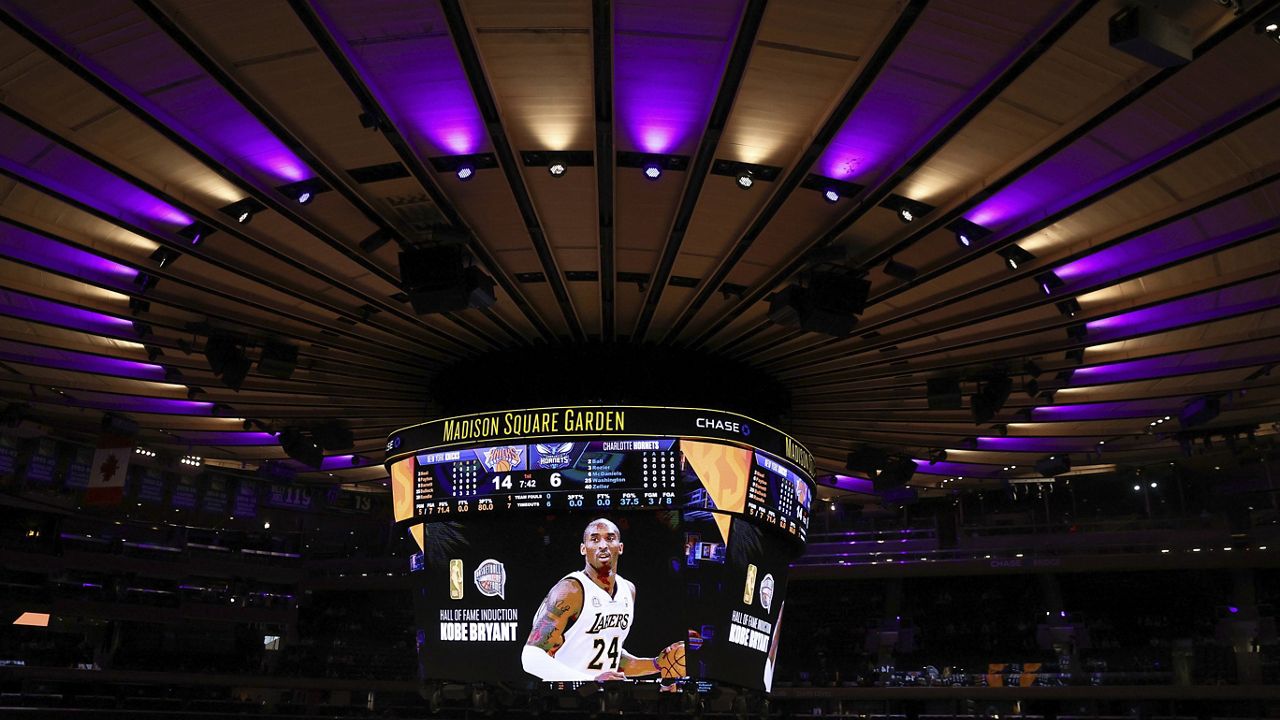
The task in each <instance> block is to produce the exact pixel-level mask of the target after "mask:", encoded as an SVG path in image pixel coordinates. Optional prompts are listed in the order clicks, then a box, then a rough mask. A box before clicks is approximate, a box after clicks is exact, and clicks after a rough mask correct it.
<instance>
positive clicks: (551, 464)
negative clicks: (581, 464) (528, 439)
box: [534, 442, 573, 470]
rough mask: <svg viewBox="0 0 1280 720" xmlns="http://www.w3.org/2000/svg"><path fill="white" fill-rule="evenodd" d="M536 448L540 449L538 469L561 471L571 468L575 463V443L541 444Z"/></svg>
mask: <svg viewBox="0 0 1280 720" xmlns="http://www.w3.org/2000/svg"><path fill="white" fill-rule="evenodd" d="M534 447H536V448H538V467H540V468H546V469H548V470H559V469H560V468H565V467H569V464H570V463H572V462H573V457H572V453H573V443H571V442H567V443H546V444H542V443H539V444H538V445H535V446H534Z"/></svg>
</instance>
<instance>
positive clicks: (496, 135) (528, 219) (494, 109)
mask: <svg viewBox="0 0 1280 720" xmlns="http://www.w3.org/2000/svg"><path fill="white" fill-rule="evenodd" d="M440 7H441V8H442V9H443V10H444V17H445V21H446V22H447V23H448V25H449V34H450V35H451V36H452V37H453V44H454V46H455V47H456V48H457V49H458V58H459V59H460V60H461V61H462V68H463V70H464V71H465V72H466V74H467V81H468V82H469V83H470V84H471V92H472V94H474V95H475V98H476V105H478V106H479V107H480V115H481V116H482V117H483V118H484V127H485V131H486V132H487V133H488V135H489V142H490V144H492V145H493V151H494V154H496V155H497V156H498V164H499V165H500V166H502V172H503V174H504V175H505V176H506V178H507V185H508V186H509V187H510V188H511V194H512V195H513V196H514V198H515V201H516V207H517V208H518V209H519V211H520V218H521V220H523V221H524V226H525V229H526V230H527V231H528V233H529V240H530V241H531V242H532V243H533V249H534V251H535V252H536V253H537V254H538V261H539V262H540V263H541V265H542V272H543V274H544V275H545V276H546V278H547V283H548V284H549V285H550V287H551V292H552V294H553V295H555V298H556V303H557V304H558V305H559V306H560V312H561V314H563V315H564V321H565V324H566V325H567V326H568V327H569V334H570V335H572V336H573V339H574V340H579V341H581V340H585V339H586V334H585V332H584V331H583V329H582V321H581V320H580V319H579V318H578V313H577V311H576V310H575V309H574V307H573V300H572V298H570V297H569V290H568V288H567V287H566V286H565V282H564V276H563V275H562V274H561V272H560V268H559V266H558V265H557V264H556V258H555V255H554V254H553V253H552V252H551V246H550V244H549V243H548V242H547V237H546V233H545V232H544V231H543V229H542V223H541V222H540V221H539V220H538V213H537V211H536V210H535V209H534V207H533V198H531V197H530V196H529V188H528V187H526V186H525V183H524V176H523V175H522V174H521V170H520V168H521V163H520V162H519V160H518V159H517V158H516V156H515V153H514V152H513V151H512V150H511V143H510V142H509V141H508V140H507V132H506V130H505V129H504V128H503V126H502V116H501V115H500V114H499V113H498V104H497V102H495V101H494V99H493V91H492V90H491V89H490V88H489V81H488V79H487V78H486V77H485V74H484V67H483V65H482V64H481V63H480V54H479V53H478V52H477V51H476V46H475V41H474V40H472V38H471V29H470V28H468V27H467V20H466V17H465V16H464V15H463V12H462V6H461V5H460V4H459V2H458V0H440Z"/></svg>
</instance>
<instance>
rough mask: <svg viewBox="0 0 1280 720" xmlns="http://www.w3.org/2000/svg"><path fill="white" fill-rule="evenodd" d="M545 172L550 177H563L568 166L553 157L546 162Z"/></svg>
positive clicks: (567, 170)
mask: <svg viewBox="0 0 1280 720" xmlns="http://www.w3.org/2000/svg"><path fill="white" fill-rule="evenodd" d="M547 172H548V173H549V174H550V175H551V177H557V178H558V177H564V174H565V173H567V172H569V165H568V164H567V163H566V162H565V161H564V160H562V159H560V158H558V157H553V158H551V159H550V160H549V161H548V162H547Z"/></svg>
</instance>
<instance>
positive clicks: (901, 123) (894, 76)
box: [815, 2, 1069, 184]
mask: <svg viewBox="0 0 1280 720" xmlns="http://www.w3.org/2000/svg"><path fill="white" fill-rule="evenodd" d="M947 5H948V3H946V2H943V3H934V4H932V5H930V6H929V7H928V8H926V9H925V11H924V13H923V14H921V16H920V18H919V19H918V20H917V21H916V24H915V25H914V26H913V27H912V28H911V31H910V32H908V33H907V36H906V38H904V40H903V42H902V45H901V46H900V47H899V48H898V51H897V52H895V53H894V54H893V57H892V58H891V59H890V61H889V63H888V64H887V65H886V66H885V68H884V70H883V71H882V72H881V74H880V76H879V77H878V78H876V81H875V83H874V84H873V85H872V86H871V88H870V89H869V90H868V91H867V93H866V95H865V96H863V98H862V100H861V101H860V102H859V103H858V106H857V107H856V108H854V111H853V113H852V114H851V115H850V116H849V118H848V120H846V121H845V124H844V126H843V127H842V128H841V129H840V131H839V132H838V133H837V134H836V136H835V138H834V139H833V140H832V141H831V143H830V144H829V145H828V146H827V149H826V151H825V152H824V153H823V154H822V157H821V158H820V159H819V161H818V164H817V166H816V167H815V172H817V173H818V174H820V175H825V176H827V177H833V178H837V179H840V180H848V181H852V182H857V183H862V184H867V183H869V182H871V181H873V180H876V179H878V178H877V176H878V175H880V174H882V173H885V172H887V171H888V168H889V166H890V165H894V166H896V165H899V164H901V163H902V162H903V161H905V160H906V159H907V158H908V157H910V156H911V155H912V154H914V152H915V151H916V150H917V149H919V147H920V146H922V145H923V144H924V143H925V142H927V141H928V140H929V138H931V137H932V136H933V135H934V134H936V133H937V131H938V130H940V129H941V128H942V127H943V126H944V125H945V124H946V123H947V122H948V121H949V120H950V119H951V118H952V117H953V116H954V115H955V114H956V113H957V112H959V111H960V110H961V109H962V108H963V107H964V106H965V105H967V104H969V103H970V102H972V101H973V99H974V98H975V97H977V96H978V95H979V94H980V93H981V92H982V91H983V90H985V89H986V88H987V86H988V85H989V84H990V83H991V82H992V81H993V80H995V78H996V77H997V76H998V75H999V73H1000V72H1001V71H1003V70H1004V68H1005V67H1007V66H1008V65H1009V64H1010V63H1012V62H1013V61H1015V60H1016V59H1017V57H1018V56H1019V55H1021V53H1022V51H1023V49H1024V44H1025V42H1026V40H1027V39H1029V38H1035V37H1037V36H1039V35H1040V34H1041V33H1042V32H1043V27H1039V28H1038V27H1036V26H1037V25H1038V24H1040V25H1043V24H1044V23H1046V21H1047V20H1049V19H1051V18H1056V17H1057V15H1058V14H1059V13H1060V12H1061V11H1062V10H1063V9H1065V7H1066V6H1069V3H1067V4H1064V7H1062V8H1056V7H1054V5H1053V4H1051V3H1047V2H1045V3H1003V4H1001V6H1000V12H1001V17H1000V22H999V23H998V24H996V23H993V24H991V25H989V26H987V27H985V28H983V29H982V30H981V33H982V41H981V42H973V41H972V36H971V35H968V34H965V33H957V32H955V31H954V29H953V28H954V23H955V19H956V16H955V15H954V14H952V13H951V12H949V11H948V8H947Z"/></svg>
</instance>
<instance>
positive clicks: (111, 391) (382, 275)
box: [0, 0, 1280, 487]
mask: <svg viewBox="0 0 1280 720" xmlns="http://www.w3.org/2000/svg"><path fill="white" fill-rule="evenodd" d="M1124 4H1125V3H1121V2H1119V1H1118V0H1105V1H1091V0H1083V1H1076V0H1066V1H1058V0H1054V1H1050V0H1037V1H1035V2H1027V1H1026V0H933V1H932V2H925V1H923V0H899V1H890V0H771V1H769V2H766V1H765V0H700V1H699V2H674V1H671V2H663V1H659V0H612V2H610V1H609V0H601V1H597V2H595V3H592V2H588V1H587V0H540V1H539V2H527V1H526V0H519V1H517V0H463V1H459V0H440V1H439V2H436V1H434V0H425V1H424V0H361V1H360V2H348V1H345V0H319V1H316V2H307V1H305V0H290V1H285V0H270V1H264V0H136V1H134V2H130V1H128V0H95V2H92V3H85V2H80V1H79V0H0V275H2V280H3V301H2V302H0V361H2V364H0V371H2V372H0V400H3V401H4V402H5V403H6V407H8V408H9V410H8V412H9V414H10V419H13V415H14V414H15V413H25V414H26V415H27V416H28V417H29V418H30V419H31V420H33V421H35V422H36V423H37V424H38V425H39V426H41V427H44V428H55V429H56V432H58V433H59V434H62V435H64V436H66V435H68V434H69V435H71V436H79V437H82V438H88V437H92V436H93V435H94V434H96V432H97V429H98V426H99V421H100V419H101V417H102V414H103V413H104V412H111V413H116V414H122V415H126V416H128V417H129V418H132V419H133V420H136V421H137V422H138V423H139V424H140V425H141V434H140V436H139V437H140V440H139V442H140V443H142V444H143V445H146V446H147V447H151V448H153V449H156V450H158V451H160V452H162V453H170V454H173V455H187V454H189V455H197V456H201V457H203V458H205V459H206V462H211V463H217V464H225V465H232V466H239V465H242V464H247V465H248V466H253V465H254V464H256V463H259V462H261V461H263V460H264V459H269V458H284V456H285V454H284V452H283V451H282V449H281V447H280V444H279V441H278V440H277V438H276V437H275V436H274V435H273V434H271V433H270V432H268V430H278V429H280V428H283V427H287V426H291V425H302V426H306V425H308V424H312V423H316V422H319V421H321V420H324V419H340V420H343V421H345V422H347V423H349V426H350V428H351V429H352V430H353V431H354V436H355V447H354V449H353V450H346V451H342V452H339V453H331V456H330V457H328V458H326V460H325V463H324V466H323V467H322V469H321V470H320V471H318V472H316V471H304V472H303V474H302V477H303V478H313V479H317V480H325V481H328V476H329V475H332V476H333V477H334V478H336V479H338V480H342V481H347V482H362V483H368V484H370V485H375V486H376V485H377V484H378V483H379V482H380V481H381V480H382V479H383V478H385V472H384V471H383V470H382V469H381V467H380V462H381V459H382V449H381V448H382V446H383V444H384V442H385V439H386V436H387V434H388V432H390V431H391V430H393V429H395V428H397V427H401V426H403V425H407V424H410V423H413V422H417V421H420V420H423V419H427V418H430V417H432V414H433V412H436V411H435V410H434V409H433V405H432V401H431V398H430V396H429V384H430V380H431V378H432V376H433V374H434V373H435V372H436V371H438V370H439V369H440V368H442V367H445V366H447V365H449V364H451V363H453V362H455V361H457V360H458V359H459V358H465V357H467V356H468V355H469V354H472V353H476V352H479V351H501V350H510V351H522V350H525V349H528V348H530V347H535V346H537V345H539V344H543V343H572V342H582V341H591V340H600V341H605V342H609V341H616V342H624V343H628V342H629V343H640V342H644V343H653V344H659V345H668V346H674V347H682V348H689V349H698V350H702V351H706V352H711V353H716V354H719V355H721V356H723V357H728V358H733V359H736V360H740V361H743V362H745V363H747V364H749V365H751V366H754V367H756V368H759V369H763V370H765V371H768V372H769V373H772V374H773V375H774V376H775V377H777V378H778V379H779V380H781V381H782V382H783V383H784V384H785V385H786V386H787V388H788V389H789V390H790V392H791V394H792V397H793V410H792V413H791V415H790V418H789V422H788V425H787V427H786V429H788V430H789V431H791V432H792V433H793V434H794V435H796V436H797V437H798V438H799V439H800V440H801V441H802V442H804V443H805V444H807V445H808V446H809V447H810V448H811V449H812V450H814V452H815V454H816V456H817V458H818V462H819V466H820V467H821V468H822V469H824V470H826V471H829V472H836V471H843V468H844V462H845V456H846V454H847V453H848V452H849V451H850V450H852V449H854V448H856V447H857V446H859V445H862V444H869V445H872V446H876V447H884V448H888V449H890V450H892V451H894V452H901V453H905V454H908V455H910V456H912V457H914V458H919V459H920V460H921V462H920V463H919V468H918V471H917V474H916V476H915V480H914V481H913V482H914V483H916V484H919V485H922V486H942V485H944V484H945V482H944V481H950V482H958V483H960V484H962V485H964V484H969V483H980V482H985V481H992V480H997V479H1001V478H1010V477H1014V478H1016V477H1034V476H1036V475H1037V473H1036V471H1035V470H1034V469H1032V468H1031V465H1032V463H1033V461H1034V460H1036V459H1040V458H1042V457H1045V456H1047V455H1050V454H1055V453H1057V454H1062V453H1068V454H1069V455H1070V457H1071V458H1072V460H1073V462H1074V464H1075V466H1076V467H1077V468H1080V467H1090V466H1105V465H1109V464H1126V463H1139V464H1140V463H1151V462H1163V461H1167V460H1174V459H1178V458H1181V457H1183V450H1184V448H1183V447H1182V446H1181V445H1180V443H1179V433H1180V432H1182V431H1184V430H1186V428H1183V427H1182V426H1181V423H1180V421H1179V415H1180V413H1181V412H1183V411H1184V409H1185V408H1186V407H1187V406H1188V405H1189V404H1192V403H1195V402H1197V401H1199V402H1205V400H1204V399H1205V398H1213V399H1214V400H1215V401H1216V402H1217V403H1218V405H1219V412H1218V414H1217V416H1216V417H1214V418H1213V419H1212V420H1210V421H1209V422H1207V423H1206V424H1202V425H1200V426H1198V427H1197V428H1195V432H1199V433H1201V434H1205V433H1210V434H1212V433H1213V432H1220V433H1222V434H1224V435H1225V434H1229V433H1234V431H1235V429H1240V428H1250V427H1253V426H1259V429H1258V434H1259V435H1260V436H1264V437H1265V436H1266V435H1268V434H1270V433H1273V432H1274V428H1273V427H1272V423H1273V422H1274V421H1275V420H1276V419H1277V403H1280V375H1276V374H1273V373H1271V369H1272V368H1273V366H1274V364H1275V363H1276V361H1277V359H1278V358H1280V309H1278V308H1277V306H1278V305H1280V262H1277V257H1278V256H1280V236H1278V235H1277V228H1278V224H1280V186H1277V185H1276V182H1277V179H1278V178H1280V175H1278V173H1280V142H1277V141H1276V138H1278V137H1280V114H1277V112H1276V108H1277V102H1280V45H1277V43H1276V42H1273V39H1274V38H1272V37H1269V36H1268V35H1267V34H1266V33H1265V31H1261V29H1262V28H1263V26H1264V24H1265V23H1264V22H1263V21H1264V19H1265V18H1267V17H1269V15H1268V13H1273V12H1274V8H1275V7H1276V5H1277V3H1276V2H1274V1H1271V0H1268V1H1267V2H1250V1H1249V0H1242V1H1241V2H1239V3H1232V2H1217V1H1215V0H1174V1H1167V0H1166V1H1164V2H1160V3H1158V9H1159V11H1160V12H1161V13H1163V14H1165V15H1167V16H1169V17H1171V18H1173V19H1175V20H1176V21H1177V22H1179V23H1181V24H1182V25H1184V26H1185V27H1186V28H1187V29H1189V31H1190V34H1191V42H1192V45H1193V46H1194V53H1195V59H1194V61H1192V62H1190V63H1186V64H1182V65H1176V66H1173V67H1167V68H1161V67H1156V66H1153V65H1150V64H1147V63H1145V62H1143V61H1141V60H1139V59H1137V58H1135V57H1134V56H1131V55H1129V54H1125V53H1123V52H1120V51H1118V50H1116V49H1113V48H1112V47H1110V46H1109V44H1108V19H1109V18H1110V17H1111V16H1112V15H1113V14H1115V13H1116V12H1117V11H1118V10H1120V9H1121V8H1122V7H1123V6H1124ZM1270 17H1274V15H1271V16H1270ZM549 159H551V160H554V159H561V160H564V161H566V162H567V163H568V167H567V172H565V173H564V174H563V175H560V176H553V175H552V174H551V173H550V172H548V166H547V163H548V160H549ZM650 161H654V162H658V163H659V164H660V165H661V166H662V167H663V168H664V170H665V171H664V172H663V173H662V175H661V177H660V178H658V179H657V180H651V179H648V178H646V177H645V174H644V172H643V170H642V168H643V167H644V165H645V164H646V163H647V162H650ZM463 165H467V166H470V167H473V168H474V174H473V176H472V177H471V178H470V179H469V180H467V181H465V182H464V181H461V180H459V178H458V177H457V176H456V171H457V170H458V168H459V167H461V166H463ZM744 169H749V170H752V171H753V173H754V174H753V176H752V180H753V181H754V182H753V184H752V186H751V187H750V188H747V189H743V188H741V187H739V178H738V177H737V175H738V173H739V172H740V171H741V170H744ZM304 189H305V190H311V191H312V193H313V198H314V199H313V200H312V201H311V202H309V203H307V204H300V203H299V202H297V200H298V194H299V192H300V191H301V190H304ZM828 190H834V191H835V193H836V194H835V196H833V198H834V199H835V202H829V201H828V200H829V198H827V197H824V195H825V193H826V191H828ZM903 201H908V205H907V207H908V208H909V209H912V210H914V211H915V215H916V216H917V217H915V219H914V220H913V221H912V222H909V223H908V222H903V221H902V220H901V219H900V217H899V212H898V210H899V209H900V208H901V207H902V204H903ZM245 210H248V211H250V212H251V218H250V221H249V222H246V223H243V224H242V223H240V222H238V220H239V216H240V214H241V213H242V212H244V211H245ZM957 229H960V230H963V231H964V232H965V234H966V237H968V238H969V242H968V245H967V246H965V245H962V244H961V243H960V242H958V235H959V233H957ZM458 231H461V232H462V233H463V234H462V235H460V234H459V232H458ZM445 237H452V238H455V239H456V238H458V237H462V238H463V239H464V240H465V242H466V248H467V250H468V251H469V252H470V253H471V254H472V255H473V256H474V258H475V261H476V263H477V264H478V265H479V267H481V268H483V270H484V271H485V272H486V273H488V274H489V275H491V276H492V277H493V278H494V279H495V281H496V283H497V302H496V303H495V304H494V305H492V306H491V307H489V308H485V309H469V310H465V311H460V312H454V313H447V314H433V315H425V316H419V315H417V314H415V313H414V312H413V309H412V307H411V306H410V305H409V304H408V303H406V302H405V301H404V300H405V298H404V296H403V295H401V287H400V283H399V268H398V260H397V252H398V250H399V246H400V244H401V243H404V244H410V245H411V244H417V243H423V242H439V241H440V240H441V239H442V238H445ZM193 240H194V241H195V242H193ZM388 240H389V241H388ZM383 241H387V242H383ZM1014 248H1020V249H1021V253H1019V251H1017V250H1013V249H1014ZM1010 258H1012V260H1013V263H1010V262H1009V259H1010ZM890 261H892V263H893V265H890V264H889V263H890ZM1013 264H1016V268H1015V267H1011V265H1013ZM841 268H847V269H849V270H850V271H853V272H854V273H855V274H859V273H862V272H865V273H866V275H865V276H866V278H867V280H869V282H870V291H869V298H868V301H867V303H866V307H865V310H864V311H863V312H862V313H861V316H860V320H859V322H858V324H857V325H856V327H855V328H854V329H853V331H852V333H851V334H849V335H848V336H846V337H833V336H830V335H825V334H819V333H815V332H805V331H802V330H799V329H796V328H793V327H789V326H786V325H780V324H776V323H773V322H771V321H770V319H769V315H768V310H769V299H770V297H771V296H772V295H773V294H774V293H776V292H778V291H780V290H783V289H784V288H786V287H787V286H788V285H790V284H792V283H793V282H797V280H799V281H801V282H804V281H807V279H809V278H811V277H812V276H813V273H815V272H818V273H821V272H828V271H832V270H837V269H841ZM886 269H888V270H889V272H886ZM840 271H841V272H844V270H840ZM1046 273H1052V275H1051V276H1050V275H1046ZM211 336H220V337H232V338H235V339H237V340H238V341H240V342H242V343H243V345H244V347H245V348H246V350H247V354H248V357H249V358H250V359H251V360H255V361H256V360H257V359H258V358H259V355H260V354H261V352H262V351H263V349H264V348H266V347H267V346H268V343H271V342H275V343H280V342H283V343H287V344H292V345H296V346H297V347H298V348H299V349H300V352H299V357H298V363H297V369H296V371H294V372H293V374H292V376H291V377H289V378H287V379H283V378H279V377H273V376H270V375H268V374H264V373H263V372H261V370H260V369H259V367H258V366H257V365H256V364H255V365H254V367H253V369H252V370H251V371H250V373H249V375H248V377H247V378H246V379H245V381H244V383H243V386H242V387H241V388H240V389H239V390H238V391H235V390H232V389H230V388H228V387H226V386H225V385H224V384H223V382H222V381H221V380H220V379H218V378H217V377H215V376H214V374H213V373H212V371H211V369H210V367H209V364H208V363H207V362H206V359H205V356H204V353H203V348H204V347H205V344H206V343H207V342H208V339H209V338H210V337H211ZM1004 376H1007V377H1008V378H1009V379H1010V381H1011V382H1012V394H1011V395H1010V397H1009V398H1008V400H1007V401H1006V402H1005V403H1004V405H1003V407H1001V408H1000V409H999V410H998V411H997V412H996V413H995V415H994V417H992V418H990V419H988V420H987V421H985V422H981V423H976V424H975V422H974V417H973V415H972V414H971V409H970V407H969V405H970V399H969V396H970V395H972V394H973V393H975V392H978V391H979V389H980V388H981V387H983V386H986V385H988V384H990V383H992V382H995V383H997V384H998V383H999V382H1000V378H1001V377H1004ZM935 378H954V379H958V380H960V381H961V382H962V389H963V394H964V396H965V400H964V404H963V406H962V407H960V408H959V409H930V408H929V403H928V401H927V396H926V388H927V386H926V382H927V381H928V380H929V379H935ZM1031 380H1035V384H1034V385H1030V381H1031ZM1165 417H1168V418H1170V419H1169V420H1168V421H1163V418H1165ZM246 421H252V422H246ZM1152 423H1156V425H1155V426H1153V425H1152ZM31 424H32V423H26V425H28V426H29V425H31ZM1181 439H1182V440H1184V441H1185V440H1186V439H1187V436H1186V435H1183V436H1182V438H1181ZM1201 443H1202V440H1201V442H1199V443H1197V444H1196V448H1197V449H1198V448H1200V447H1201ZM940 450H945V451H946V455H947V457H946V459H945V460H942V459H940V458H941V454H940V453H939V452H938V451H940ZM353 454H354V455H355V456H356V457H354V458H353V457H352V456H353ZM931 455H932V457H933V459H934V461H935V462H933V463H932V464H930V463H929V462H928V459H929V458H930V457H931ZM1192 460H1194V458H1193V459H1192ZM1013 466H1016V468H1014V467H1013ZM1010 468H1013V469H1010ZM960 477H963V478H964V480H952V478H960ZM952 487H955V486H952Z"/></svg>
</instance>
